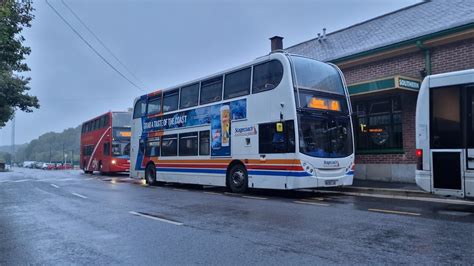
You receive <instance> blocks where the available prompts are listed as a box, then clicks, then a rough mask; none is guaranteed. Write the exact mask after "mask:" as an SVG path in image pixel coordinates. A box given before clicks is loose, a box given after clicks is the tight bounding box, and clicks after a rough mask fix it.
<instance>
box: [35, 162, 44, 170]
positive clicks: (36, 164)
mask: <svg viewBox="0 0 474 266" xmlns="http://www.w3.org/2000/svg"><path fill="white" fill-rule="evenodd" d="M41 167H43V162H36V163H35V164H34V166H33V168H36V169H41Z"/></svg>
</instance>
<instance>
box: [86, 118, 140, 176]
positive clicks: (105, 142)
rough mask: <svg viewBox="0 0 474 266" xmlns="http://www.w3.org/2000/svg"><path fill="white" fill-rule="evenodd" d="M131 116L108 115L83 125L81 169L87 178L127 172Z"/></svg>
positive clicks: (128, 167)
mask: <svg viewBox="0 0 474 266" xmlns="http://www.w3.org/2000/svg"><path fill="white" fill-rule="evenodd" d="M131 122H132V113H131V112H108V113H105V114H103V115H101V116H99V117H96V118H94V119H91V120H89V121H87V122H84V123H83V124H82V131H81V157H80V162H81V169H82V170H84V172H85V173H86V174H91V173H93V172H94V171H99V172H100V173H101V174H108V173H114V172H128V171H129V169H130V135H131V132H130V124H131Z"/></svg>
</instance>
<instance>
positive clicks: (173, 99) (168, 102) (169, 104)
mask: <svg viewBox="0 0 474 266" xmlns="http://www.w3.org/2000/svg"><path fill="white" fill-rule="evenodd" d="M178 98H179V90H172V91H167V92H165V93H163V112H171V111H174V110H178Z"/></svg>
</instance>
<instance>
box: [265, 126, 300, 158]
mask: <svg viewBox="0 0 474 266" xmlns="http://www.w3.org/2000/svg"><path fill="white" fill-rule="evenodd" d="M282 123H283V131H282V132H278V131H277V123H266V124H260V125H259V126H258V142H259V145H258V150H259V153H289V152H295V127H294V122H293V120H290V121H286V122H282Z"/></svg>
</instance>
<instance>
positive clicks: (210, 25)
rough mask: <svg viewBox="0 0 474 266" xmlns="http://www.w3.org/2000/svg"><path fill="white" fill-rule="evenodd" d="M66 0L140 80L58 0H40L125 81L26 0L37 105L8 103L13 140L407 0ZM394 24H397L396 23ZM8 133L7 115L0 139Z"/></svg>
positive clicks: (71, 123)
mask: <svg viewBox="0 0 474 266" xmlns="http://www.w3.org/2000/svg"><path fill="white" fill-rule="evenodd" d="M65 1H66V3H67V4H68V5H69V6H70V7H71V8H72V9H73V10H74V11H75V12H76V13H77V14H78V15H79V16H80V17H81V18H82V19H83V21H84V22H85V23H86V24H87V25H88V26H89V27H90V28H91V29H92V30H93V31H94V32H95V34H96V35H98V36H99V37H100V38H101V39H102V41H103V42H104V43H105V44H106V45H107V46H108V47H109V48H110V49H111V50H112V51H113V52H114V53H115V54H116V55H117V57H118V58H119V59H120V60H121V61H122V62H124V63H125V65H126V66H127V67H128V68H129V69H130V70H132V72H133V73H134V74H135V75H136V76H137V77H138V78H139V79H140V80H139V81H137V80H135V79H134V77H133V76H132V75H130V74H128V73H127V72H126V70H125V69H123V67H121V66H120V64H119V63H118V62H116V61H114V59H113V57H112V56H110V55H109V54H107V51H106V50H104V49H103V48H102V47H101V46H100V45H99V43H98V42H96V41H95V40H94V39H93V37H92V36H91V35H90V34H87V31H86V29H85V28H84V27H82V26H81V24H80V23H79V22H78V21H77V20H75V18H74V16H73V15H72V14H71V13H70V12H69V11H68V10H67V9H66V8H65V6H64V5H63V3H62V2H61V1H60V0H50V3H51V4H52V5H53V6H55V7H56V9H58V10H59V12H60V13H61V14H62V15H63V16H64V17H65V18H66V19H67V20H69V21H70V22H71V24H72V25H73V26H74V27H75V28H76V29H77V30H78V31H79V32H80V33H82V34H83V35H84V37H85V38H86V39H87V40H88V41H90V42H91V44H92V45H94V46H95V47H96V48H97V50H98V51H99V52H100V53H101V54H103V55H104V56H105V57H106V58H107V59H108V60H109V61H110V62H111V63H112V64H114V65H115V66H116V67H117V69H119V70H120V71H121V72H123V73H124V74H125V75H127V76H128V77H129V78H130V79H132V80H134V81H135V83H137V84H139V85H141V86H142V87H143V88H144V90H145V92H143V91H140V90H138V89H137V88H135V87H133V86H132V85H130V84H129V83H128V82H127V81H125V80H124V79H123V78H122V77H120V76H119V74H117V73H116V72H114V71H113V70H112V69H111V68H110V67H109V66H107V65H106V64H105V63H104V62H103V61H102V60H101V59H100V58H99V57H98V56H97V55H96V54H94V53H93V52H92V50H90V49H89V48H88V47H87V46H86V45H85V44H84V43H83V42H82V41H81V40H80V39H79V38H78V37H77V36H76V35H75V34H74V33H73V32H72V31H71V30H70V29H69V28H68V27H67V26H66V24H64V23H63V22H62V21H61V20H60V19H59V17H58V16H57V15H56V14H55V13H54V12H53V11H52V9H51V8H50V7H49V6H48V5H47V4H46V2H45V1H44V0H36V1H35V2H34V7H35V8H36V11H35V12H34V14H35V16H36V18H35V19H34V21H33V25H32V28H30V29H28V30H26V31H25V32H24V36H25V37H26V39H27V41H26V44H27V45H29V46H30V47H31V49H32V54H31V55H30V56H29V57H28V59H27V63H28V65H29V66H30V68H31V72H29V73H26V75H28V76H31V78H32V82H31V84H30V85H31V88H32V89H31V94H33V95H36V96H38V98H39V100H40V104H41V108H40V109H38V110H35V111H34V112H33V113H23V112H18V113H17V118H16V143H17V144H18V143H25V142H28V141H30V140H32V139H34V138H36V137H38V136H39V135H41V134H43V133H46V132H49V131H56V132H60V131H62V130H63V129H65V128H68V127H75V126H77V125H79V124H81V123H82V122H83V121H85V120H87V119H90V118H92V117H94V116H97V115H100V114H102V113H105V112H107V111H109V110H114V111H115V110H117V111H121V110H126V109H127V108H128V107H131V106H132V103H133V99H134V98H135V97H136V96H139V95H141V94H145V93H146V92H151V91H153V90H155V89H157V88H166V87H169V86H173V85H176V84H179V83H183V82H186V81H189V80H192V79H196V78H199V77H202V76H207V75H210V74H212V73H214V72H218V71H222V70H225V69H227V68H230V67H234V66H237V65H239V64H242V63H246V62H249V61H251V60H253V59H254V58H256V57H259V56H262V55H264V54H267V53H268V52H269V49H270V41H269V40H268V38H269V37H271V36H274V35H280V36H283V37H284V38H285V39H284V41H283V42H284V47H287V46H290V45H293V44H297V43H299V42H303V41H306V40H308V39H311V38H314V37H315V36H317V34H318V32H321V31H322V28H324V27H326V28H327V31H328V32H332V31H335V30H338V29H341V28H345V27H348V26H350V25H353V24H355V23H359V22H362V21H365V20H367V19H371V18H373V17H376V16H379V15H382V14H384V13H387V12H391V11H394V10H396V9H399V8H402V7H405V6H407V5H411V4H414V3H416V2H419V1H417V0H383V1H381V0H366V1H362V0H360V1H358V0H318V1H299V0H287V1H283V0H280V1H259V0H240V1H239V0H234V1H222V0H207V1H191V0H189V1H144V0H141V1H140V0H139V1H123V0H122V1H118V0H110V1H103V0H101V1H98V0H93V1H92V0H91V1H73V0H65ZM401 30H403V29H401ZM10 142H11V123H8V124H7V126H5V127H4V128H2V129H0V145H9V144H10Z"/></svg>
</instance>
